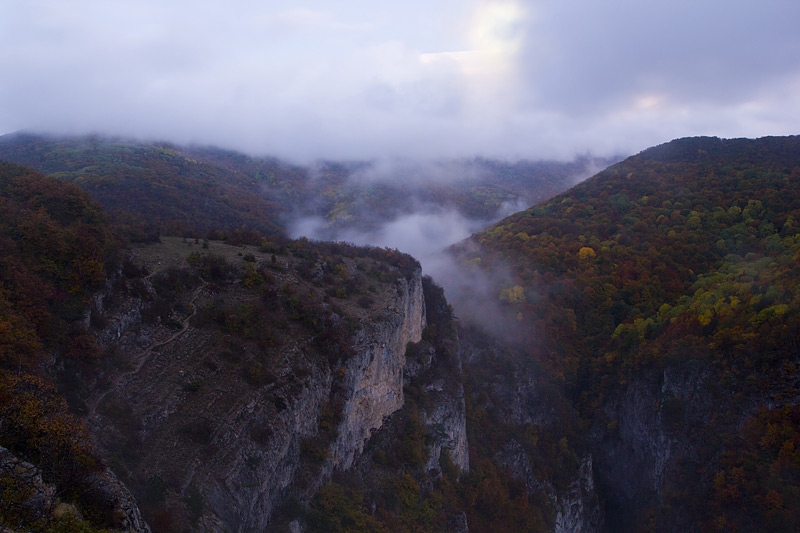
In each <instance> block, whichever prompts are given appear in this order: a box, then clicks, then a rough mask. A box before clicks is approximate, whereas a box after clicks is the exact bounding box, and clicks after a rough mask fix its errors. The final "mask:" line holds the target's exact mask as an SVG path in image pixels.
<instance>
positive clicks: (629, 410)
mask: <svg viewBox="0 0 800 533" xmlns="http://www.w3.org/2000/svg"><path fill="white" fill-rule="evenodd" d="M712 381H713V380H712V378H711V374H710V373H709V372H708V371H707V370H703V369H702V368H695V367H693V366H686V365H684V366H682V367H668V368H667V369H665V370H663V371H662V372H660V373H651V374H645V375H641V376H639V377H637V378H636V379H633V380H632V381H631V382H630V383H629V384H628V385H627V386H626V387H624V388H623V389H622V390H621V391H620V392H619V393H618V394H617V396H615V397H613V398H610V399H609V400H608V401H607V402H606V403H605V405H604V406H603V409H602V412H601V414H600V416H599V417H598V419H597V421H596V423H595V426H594V430H593V433H594V435H593V438H594V439H595V442H596V444H595V445H594V447H595V450H596V454H597V456H596V457H597V460H596V462H595V468H596V471H597V478H598V483H599V484H600V486H601V488H602V492H603V494H604V496H605V497H606V499H607V511H608V515H609V516H608V520H609V525H610V527H614V528H616V529H617V530H619V531H629V530H632V529H633V528H634V524H635V521H636V519H637V517H638V516H639V514H640V513H641V512H642V511H643V510H645V509H649V508H653V507H654V506H658V505H660V504H661V503H662V502H663V496H664V491H665V488H666V486H667V485H668V483H669V482H670V479H671V477H672V476H673V475H674V474H675V473H676V469H678V468H680V467H681V465H684V467H685V466H686V465H694V466H689V468H690V469H691V468H694V469H696V470H698V471H699V470H700V469H701V467H702V465H700V464H698V457H697V454H696V452H695V450H696V446H698V445H700V444H701V442H703V440H704V438H703V437H702V433H703V431H702V429H703V428H706V427H708V424H709V422H710V421H711V420H712V419H715V418H719V417H720V416H722V413H723V411H724V409H723V407H722V403H721V402H720V398H719V397H718V398H717V400H715V399H714V397H715V388H716V387H715V385H714V383H713V382H712ZM689 407H690V408H689ZM743 415H744V413H740V415H739V416H743ZM731 423H733V422H731ZM726 425H728V424H726ZM733 427H735V423H733ZM706 466H708V465H706ZM681 516H682V515H681V513H675V514H674V515H673V518H672V522H673V525H671V526H669V527H667V528H665V531H687V530H693V528H694V527H696V524H695V525H694V526H692V525H691V524H684V523H680V517H681ZM687 528H688V529H687Z"/></svg>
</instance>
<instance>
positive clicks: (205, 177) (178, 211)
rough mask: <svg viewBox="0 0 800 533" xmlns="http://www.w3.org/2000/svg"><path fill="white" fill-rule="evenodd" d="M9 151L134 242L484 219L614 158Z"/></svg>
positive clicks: (4, 154) (18, 146)
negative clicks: (309, 160) (330, 158)
mask: <svg viewBox="0 0 800 533" xmlns="http://www.w3.org/2000/svg"><path fill="white" fill-rule="evenodd" d="M0 159H6V160H9V161H13V162H15V163H18V164H22V165H27V166H30V167H32V168H35V169H36V170H38V171H40V172H42V173H45V174H47V175H50V176H53V177H56V178H58V179H60V180H64V181H69V182H73V183H75V184H76V185H79V186H80V187H81V188H82V189H84V190H85V191H87V192H88V193H89V194H90V195H91V196H92V198H94V199H95V200H96V201H98V202H100V203H101V204H102V205H103V207H104V209H105V210H106V211H107V212H108V213H109V215H110V216H111V218H112V220H113V221H114V222H115V223H116V224H117V225H118V226H119V227H120V229H121V230H124V231H126V232H127V233H128V234H129V235H130V236H131V238H133V239H136V240H147V239H152V238H153V237H154V236H155V235H157V234H159V233H160V234H166V235H182V234H183V235H187V236H192V237H211V238H231V239H233V240H234V241H238V242H250V243H253V244H257V243H258V242H259V239H260V237H261V236H267V237H276V236H277V235H279V234H282V233H283V232H284V231H285V228H287V227H289V226H290V225H292V224H293V223H294V222H296V221H298V220H302V219H305V218H308V217H313V218H315V219H318V220H319V221H320V224H321V226H322V227H320V233H321V234H320V237H327V238H331V237H334V236H336V235H337V233H338V232H341V231H342V230H345V229H351V230H355V231H370V230H373V229H375V228H376V227H378V226H379V225H381V224H382V223H386V222H390V221H392V220H394V219H396V218H397V217H399V216H403V215H409V214H412V213H419V212H441V211H454V212H457V213H459V214H460V215H461V216H462V217H464V218H466V219H468V220H470V221H475V222H483V223H487V222H488V221H490V220H496V219H497V218H499V217H500V216H505V215H507V214H509V213H511V212H513V211H515V210H517V209H522V208H524V207H527V206H529V205H532V204H534V203H536V202H538V201H541V200H543V199H546V198H549V197H551V196H553V195H554V194H556V193H558V192H561V191H563V190H565V189H567V188H568V187H570V186H571V185H572V184H573V183H575V182H576V181H578V180H580V179H583V178H586V177H588V176H589V175H591V174H592V173H593V172H594V169H596V168H603V167H605V166H607V165H608V164H610V163H611V162H612V161H611V160H608V159H601V158H590V157H582V158H577V159H575V160H574V161H572V162H564V163H561V162H548V161H540V162H526V161H521V162H517V163H505V162H500V161H491V160H483V159H476V160H470V161H446V162H438V163H425V164H422V163H420V164H412V163H409V162H405V163H401V164H398V165H389V168H383V166H382V165H381V164H378V163H376V162H349V163H348V162H325V161H321V162H317V163H314V164H312V165H306V166H303V165H296V164H291V163H287V162H283V161H280V160H278V159H275V158H269V157H250V156H247V155H244V154H241V153H237V152H232V151H227V150H222V149H218V148H213V147H197V146H192V147H180V146H174V145H170V144H163V143H161V144H159V143H144V142H135V141H126V140H121V139H109V138H103V137H66V138H54V137H47V136H39V135H32V134H26V133H16V134H10V135H5V136H3V137H2V138H0Z"/></svg>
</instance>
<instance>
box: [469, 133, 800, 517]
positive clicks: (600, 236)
mask: <svg viewBox="0 0 800 533" xmlns="http://www.w3.org/2000/svg"><path fill="white" fill-rule="evenodd" d="M798 217H800V137H785V138H763V139H757V140H746V139H734V140H720V139H717V138H692V139H680V140H676V141H673V142H670V143H667V144H665V145H661V146H658V147H655V148H651V149H649V150H645V151H644V152H642V153H641V154H639V155H637V156H634V157H631V158H629V159H627V160H625V161H623V162H621V163H619V164H617V165H614V166H612V167H610V168H609V169H607V170H605V171H603V172H601V173H599V174H598V175H596V176H594V177H593V178H591V179H589V180H587V181H586V182H584V183H581V184H579V185H577V186H576V187H574V188H572V189H571V190H569V191H567V192H566V193H563V194H560V195H558V196H555V197H554V198H552V199H551V200H549V201H547V202H544V203H541V204H539V205H537V206H535V207H533V208H531V209H529V210H527V211H524V212H521V213H518V214H516V215H513V216H511V217H509V218H507V219H504V220H502V221H500V222H498V223H497V224H496V225H494V226H492V227H490V228H487V229H486V230H484V231H482V232H480V233H478V234H476V235H475V236H473V237H472V238H471V239H470V241H469V242H467V243H463V244H461V245H459V246H458V247H457V248H456V250H455V252H456V253H458V254H460V259H461V261H462V264H464V265H466V266H469V268H473V269H475V268H479V269H483V270H484V271H498V270H503V269H506V271H509V272H510V273H511V274H510V276H509V277H508V278H506V279H505V280H504V281H501V282H500V284H498V285H497V286H496V288H495V290H496V292H495V293H494V294H495V295H497V296H496V297H497V298H498V301H497V302H496V303H498V304H499V305H500V309H501V310H502V318H501V319H499V320H498V321H497V324H495V326H498V327H495V331H498V332H500V334H501V335H503V336H505V337H506V338H507V340H509V341H510V342H512V344H514V345H515V346H519V347H521V349H522V350H523V352H524V353H525V354H526V357H527V358H530V360H531V361H532V362H533V363H534V364H535V365H538V366H537V368H539V369H540V370H539V376H541V375H546V376H548V379H549V380H551V381H553V382H555V383H557V384H560V386H561V387H562V388H563V390H565V391H566V393H567V396H568V397H570V398H571V399H572V402H573V405H574V408H575V412H576V414H577V416H579V417H580V418H581V419H582V420H584V422H583V424H584V425H585V426H586V427H591V431H590V432H589V433H588V434H585V435H584V436H583V438H582V439H580V441H582V444H580V443H576V445H577V446H578V447H579V448H580V447H584V449H587V448H588V449H589V450H591V453H592V455H593V456H594V458H595V479H596V481H597V483H598V485H599V488H600V489H601V491H602V492H601V497H602V498H604V499H605V500H606V501H607V507H606V512H607V518H608V524H609V527H611V528H612V529H614V530H618V531H623V530H635V529H639V528H647V527H649V526H648V524H659V526H658V529H659V530H673V531H687V530H709V531H714V530H718V528H722V529H724V530H732V529H733V530H736V529H738V530H754V529H758V528H760V527H763V526H764V525H767V526H766V527H767V528H768V529H771V530H792V529H796V528H797V527H798V525H799V524H800V514H799V513H798V509H800V485H799V484H798V481H797V480H798V478H797V477H796V476H797V473H798V472H800V470H798V468H800V456H798V455H797V454H796V452H795V451H794V450H795V446H796V445H797V444H799V443H800V440H798V438H800V426H799V425H798V422H799V421H800V418H799V417H798V410H797V404H798V400H800V397H799V396H798V390H800V389H798V379H797V370H796V369H797V364H798V359H800V341H798V339H800V293H799V292H798V290H797V287H798V286H800V271H799V270H798V259H800V233H799V232H798V226H797V220H798ZM467 313H468V310H465V311H463V312H462V313H461V314H462V315H465V314H467ZM499 326H502V327H499ZM666 524H671V525H669V526H667V525H666Z"/></svg>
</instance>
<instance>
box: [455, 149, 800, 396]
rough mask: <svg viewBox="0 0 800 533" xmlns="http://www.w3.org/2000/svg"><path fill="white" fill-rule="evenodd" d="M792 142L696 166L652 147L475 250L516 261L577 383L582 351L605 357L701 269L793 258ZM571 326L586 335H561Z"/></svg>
mask: <svg viewBox="0 0 800 533" xmlns="http://www.w3.org/2000/svg"><path fill="white" fill-rule="evenodd" d="M789 141H793V142H794V144H793V146H794V150H795V154H800V140H798V138H789V139H788V140H786V139H779V140H778V141H775V142H777V143H778V144H779V145H780V146H779V149H778V148H775V147H774V146H772V144H773V140H771V139H763V140H759V141H750V142H752V143H755V144H756V145H757V146H761V145H764V149H763V153H764V154H766V155H765V156H764V157H763V159H762V160H760V161H759V160H753V161H752V162H751V163H749V164H748V163H740V164H738V165H737V164H734V165H731V164H729V163H728V162H727V161H728V160H727V159H726V157H725V155H724V154H723V155H722V156H720V157H717V158H715V157H711V156H709V157H701V158H700V159H699V160H698V162H695V163H692V162H685V161H680V160H677V161H660V160H656V159H653V158H650V157H648V154H650V152H649V151H645V152H643V153H642V154H640V155H639V156H635V157H632V158H630V159H628V160H626V161H624V162H622V163H619V164H617V165H615V166H613V167H611V168H609V169H608V170H606V171H604V172H601V173H600V174H598V175H597V176H595V177H593V178H591V179H590V180H587V181H586V182H584V183H582V184H580V185H578V186H576V187H574V188H573V189H571V190H570V191H569V192H567V193H564V194H562V195H559V196H556V197H554V198H553V199H552V200H550V201H548V202H545V203H543V204H539V205H538V206H535V207H533V208H531V209H529V210H526V211H523V212H521V213H518V214H516V215H513V216H511V217H509V218H507V219H505V220H503V221H501V222H499V223H498V224H496V225H494V226H492V227H490V228H488V229H486V230H484V231H483V232H480V233H478V234H476V235H475V236H474V237H473V241H474V242H477V243H479V244H480V246H481V248H482V249H483V250H484V252H483V253H479V252H472V254H471V255H467V256H466V258H467V259H471V260H472V261H473V262H475V259H477V258H478V257H480V259H481V261H480V262H479V264H481V265H482V267H483V268H491V266H492V265H493V264H495V263H498V262H503V263H505V264H509V265H510V266H511V267H512V269H513V271H514V274H515V276H516V282H515V283H516V284H518V285H519V286H520V288H524V289H525V292H524V294H522V295H521V297H520V298H517V299H516V301H515V303H514V305H515V306H517V307H516V311H515V313H514V314H517V313H518V312H521V313H522V316H523V317H524V318H525V320H522V323H523V324H528V325H529V326H530V328H529V333H530V334H533V333H534V332H536V333H541V330H543V331H544V332H548V333H549V339H550V340H551V341H552V342H551V343H550V344H549V347H550V349H553V348H554V347H555V346H556V345H563V342H561V341H564V342H566V343H567V346H569V348H568V349H566V350H565V352H566V354H571V355H567V360H566V362H565V364H562V365H561V369H560V372H564V373H565V375H564V378H565V379H566V380H567V381H569V382H571V383H573V384H574V383H575V381H574V380H575V379H576V378H577V376H576V374H575V373H576V372H577V370H578V366H579V363H578V361H577V360H576V359H575V357H579V358H580V357H584V358H585V357H589V358H593V357H600V356H603V355H604V351H605V350H607V349H608V348H609V346H610V345H611V344H612V343H613V342H615V339H614V331H615V330H616V329H617V327H618V326H619V325H620V324H628V323H630V324H633V323H634V321H635V320H637V319H640V320H646V319H647V318H649V317H655V316H657V314H658V313H659V310H660V309H661V308H662V306H663V305H664V304H667V305H668V306H674V305H676V304H677V303H678V301H679V299H680V298H681V297H682V296H684V295H687V294H691V292H689V291H690V288H691V286H692V284H693V283H695V282H696V281H697V279H698V276H699V275H700V274H710V273H712V272H717V271H718V269H720V268H721V267H723V265H724V264H726V262H727V263H737V262H740V261H746V262H748V263H754V262H756V261H757V260H758V259H760V258H772V259H771V261H773V260H778V259H779V258H780V257H781V256H786V257H792V252H791V250H792V249H793V246H794V236H795V234H796V232H797V229H796V221H797V220H798V219H799V218H798V217H800V163H798V162H796V163H795V165H794V166H787V163H786V160H785V159H786V158H785V157H784V158H783V160H781V159H779V160H778V161H777V162H773V160H772V158H771V154H773V153H776V151H777V152H780V153H785V151H786V150H788V148H787V146H792V145H791V143H789ZM697 142H698V141H697V140H696V139H689V140H681V141H675V142H674V145H668V146H669V147H670V148H672V149H673V150H672V151H673V152H674V153H677V154H680V153H683V152H685V146H684V144H689V145H691V146H692V148H693V149H695V144H696V143H697ZM707 142H708V144H710V145H712V146H715V145H716V144H717V143H718V142H719V140H715V139H708V140H707ZM701 146H705V144H702V143H701ZM696 149H700V150H702V148H696ZM662 150H663V151H667V150H666V148H662ZM750 152H751V153H752V152H753V150H750ZM657 153H658V152H657ZM798 161H800V156H798ZM787 254H788V255H787ZM771 261H767V262H766V264H764V265H762V267H763V266H767V265H769V264H770V263H771ZM512 285H513V284H512ZM506 296H507V297H506V298H505V299H506V300H508V295H506ZM543 296H544V297H543ZM785 297H787V296H786V295H782V298H785ZM766 301H767V300H765V302H766ZM543 306H545V307H547V309H543ZM550 307H552V308H550ZM563 325H568V326H569V327H570V328H574V329H575V333H577V335H569V336H567V337H566V338H562V337H563V335H564V332H563V330H562V329H561V328H560V326H563ZM618 336H619V335H618ZM562 351H564V350H562ZM578 354H580V355H578ZM558 359H559V360H560V361H562V363H563V362H564V361H563V360H564V358H562V357H558Z"/></svg>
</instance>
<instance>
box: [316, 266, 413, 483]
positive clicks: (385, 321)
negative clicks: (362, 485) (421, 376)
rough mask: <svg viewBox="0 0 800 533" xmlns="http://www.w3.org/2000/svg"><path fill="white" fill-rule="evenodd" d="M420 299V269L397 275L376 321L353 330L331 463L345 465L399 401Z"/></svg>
mask: <svg viewBox="0 0 800 533" xmlns="http://www.w3.org/2000/svg"><path fill="white" fill-rule="evenodd" d="M425 323H426V322H425V301H424V297H423V290H422V276H421V271H417V272H415V274H414V276H413V277H412V278H411V279H410V280H406V279H404V278H400V279H398V281H397V296H396V298H395V299H394V300H393V301H392V302H391V303H390V304H389V305H387V306H386V308H385V309H384V311H383V313H382V316H381V318H380V320H379V321H376V322H374V323H371V324H365V325H364V326H363V327H362V328H361V329H360V330H359V331H358V333H357V334H356V339H355V342H354V345H355V356H354V357H352V358H350V359H349V360H348V361H347V363H346V364H345V375H344V379H343V383H342V387H343V389H344V390H345V391H347V400H346V402H345V406H344V410H343V421H342V423H341V424H340V425H339V431H338V434H339V436H338V438H337V439H336V442H335V443H334V444H333V446H332V447H331V456H332V457H331V466H332V467H333V468H338V469H342V470H344V469H347V468H349V467H350V466H351V465H352V464H353V459H354V458H355V457H357V456H358V455H359V454H360V453H361V451H362V450H363V448H364V442H365V441H366V440H367V439H368V438H369V437H370V434H371V432H372V431H374V430H376V429H378V428H380V427H381V425H382V424H383V421H384V420H385V419H386V417H388V416H389V415H391V414H392V413H393V412H395V411H397V410H398V409H400V408H401V407H402V406H403V373H404V369H405V366H406V357H405V353H406V346H407V345H408V343H410V342H419V341H420V340H421V339H422V330H423V329H424V328H425Z"/></svg>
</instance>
